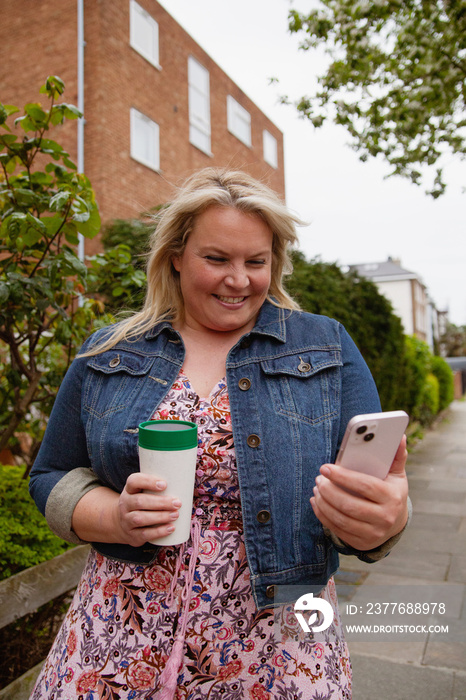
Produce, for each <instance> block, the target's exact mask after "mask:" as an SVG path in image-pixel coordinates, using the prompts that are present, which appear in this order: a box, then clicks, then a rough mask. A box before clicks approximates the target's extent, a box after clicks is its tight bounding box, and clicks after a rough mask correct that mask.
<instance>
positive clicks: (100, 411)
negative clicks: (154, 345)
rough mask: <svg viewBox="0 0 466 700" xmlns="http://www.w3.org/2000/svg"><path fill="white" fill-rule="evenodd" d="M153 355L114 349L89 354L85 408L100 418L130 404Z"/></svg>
mask: <svg viewBox="0 0 466 700" xmlns="http://www.w3.org/2000/svg"><path fill="white" fill-rule="evenodd" d="M153 362H154V358H153V357H148V356H146V355H139V354H137V353H130V352H127V351H125V352H121V351H120V350H117V349H113V350H109V351H108V352H104V353H102V354H100V355H95V356H94V357H91V358H90V359H89V361H88V363H87V368H88V371H87V372H86V379H85V383H84V394H83V396H84V402H83V403H84V410H86V411H88V412H89V413H90V414H91V415H92V416H94V417H95V418H103V417H105V416H108V415H110V414H112V413H116V412H118V411H121V410H123V409H124V408H126V407H127V406H129V405H131V402H132V400H133V397H134V395H135V394H136V393H137V392H138V391H139V390H140V388H141V381H144V379H145V378H146V376H147V375H148V374H149V372H150V369H151V367H152V365H153Z"/></svg>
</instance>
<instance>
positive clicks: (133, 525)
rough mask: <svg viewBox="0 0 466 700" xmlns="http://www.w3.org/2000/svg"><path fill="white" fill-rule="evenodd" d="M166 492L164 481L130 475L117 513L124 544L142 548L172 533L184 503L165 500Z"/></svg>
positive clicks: (145, 476) (141, 475)
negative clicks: (147, 543)
mask: <svg viewBox="0 0 466 700" xmlns="http://www.w3.org/2000/svg"><path fill="white" fill-rule="evenodd" d="M166 488H167V484H166V483H165V482H164V481H160V480H158V479H157V478H156V477H154V476H151V475H150V474H142V473H141V472H135V473H134V474H130V476H129V477H128V480H127V482H126V485H125V488H124V489H123V491H122V493H121V494H120V497H119V499H118V505H117V511H116V512H117V525H118V527H119V529H120V530H121V533H122V539H123V542H124V544H129V545H132V546H133V547H139V546H141V545H143V544H145V543H146V542H149V541H151V540H155V539H158V538H159V537H164V536H165V535H168V534H170V533H171V532H173V530H174V529H175V525H176V520H177V518H178V511H179V508H180V506H181V501H180V500H178V499H174V498H172V497H171V496H165V495H164V494H163V492H164V491H165V489H166ZM147 491H150V493H147Z"/></svg>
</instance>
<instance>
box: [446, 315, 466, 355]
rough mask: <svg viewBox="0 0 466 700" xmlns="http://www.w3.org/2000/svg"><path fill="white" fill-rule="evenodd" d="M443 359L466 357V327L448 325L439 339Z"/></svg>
mask: <svg viewBox="0 0 466 700" xmlns="http://www.w3.org/2000/svg"><path fill="white" fill-rule="evenodd" d="M440 345H441V347H442V351H443V354H444V355H445V357H466V326H455V324H454V323H449V324H448V325H447V327H446V329H445V332H444V333H443V335H442V337H441V338H440Z"/></svg>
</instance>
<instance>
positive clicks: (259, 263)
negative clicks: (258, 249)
mask: <svg viewBox="0 0 466 700" xmlns="http://www.w3.org/2000/svg"><path fill="white" fill-rule="evenodd" d="M248 263H249V265H265V260H248Z"/></svg>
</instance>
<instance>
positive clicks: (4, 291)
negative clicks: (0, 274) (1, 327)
mask: <svg viewBox="0 0 466 700" xmlns="http://www.w3.org/2000/svg"><path fill="white" fill-rule="evenodd" d="M9 294H10V292H9V290H8V285H7V284H5V282H2V281H0V304H5V303H6V301H7V300H8V297H9Z"/></svg>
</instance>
